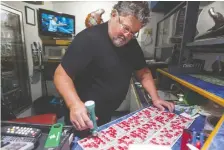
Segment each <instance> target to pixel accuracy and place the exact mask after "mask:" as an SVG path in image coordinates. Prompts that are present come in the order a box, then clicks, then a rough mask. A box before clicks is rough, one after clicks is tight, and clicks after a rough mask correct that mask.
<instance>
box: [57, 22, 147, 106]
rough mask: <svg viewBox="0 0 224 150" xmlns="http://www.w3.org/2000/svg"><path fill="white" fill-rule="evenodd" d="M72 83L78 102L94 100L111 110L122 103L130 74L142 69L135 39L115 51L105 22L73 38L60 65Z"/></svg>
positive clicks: (143, 65) (139, 49)
mask: <svg viewBox="0 0 224 150" xmlns="http://www.w3.org/2000/svg"><path fill="white" fill-rule="evenodd" d="M61 65H62V67H63V68H64V70H65V71H66V73H67V74H68V75H69V76H70V77H71V78H72V79H74V84H75V87H76V89H77V92H78V95H79V96H80V98H81V100H82V101H87V100H94V101H95V102H96V103H98V104H99V105H100V104H104V105H109V107H110V108H111V109H112V110H115V109H116V108H117V107H119V105H120V104H121V102H122V101H123V100H124V99H125V96H126V94H127V91H128V87H129V83H130V79H131V75H132V72H133V71H134V70H139V69H142V68H143V67H145V66H146V63H145V60H144V56H143V52H142V50H141V48H140V46H139V44H138V42H137V40H136V39H133V40H131V41H130V42H129V43H128V44H126V45H125V46H122V47H115V46H114V45H113V43H112V41H111V39H110V38H109V35H108V22H106V23H103V24H100V25H97V26H93V27H90V28H87V29H85V30H83V31H82V32H80V33H79V34H77V36H76V37H75V38H74V40H73V41H72V43H71V44H70V46H69V47H68V50H67V52H66V53H65V55H64V57H63V59H62V62H61Z"/></svg>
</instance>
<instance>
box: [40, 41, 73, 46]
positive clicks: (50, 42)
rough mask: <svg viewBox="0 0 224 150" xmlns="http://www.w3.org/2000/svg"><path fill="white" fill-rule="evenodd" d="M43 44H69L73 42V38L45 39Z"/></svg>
mask: <svg viewBox="0 0 224 150" xmlns="http://www.w3.org/2000/svg"><path fill="white" fill-rule="evenodd" d="M42 42H43V45H58V46H68V45H70V44H71V40H43V41H42Z"/></svg>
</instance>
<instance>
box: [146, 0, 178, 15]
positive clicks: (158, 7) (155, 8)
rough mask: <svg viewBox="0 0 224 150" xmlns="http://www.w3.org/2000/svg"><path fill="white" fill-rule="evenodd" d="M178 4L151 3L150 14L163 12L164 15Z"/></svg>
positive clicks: (173, 2)
mask: <svg viewBox="0 0 224 150" xmlns="http://www.w3.org/2000/svg"><path fill="white" fill-rule="evenodd" d="M180 3H181V2H178V1H151V5H150V6H151V10H152V12H163V13H165V14H166V13H167V12H169V11H170V10H172V9H173V8H174V7H176V6H177V5H178V4H180Z"/></svg>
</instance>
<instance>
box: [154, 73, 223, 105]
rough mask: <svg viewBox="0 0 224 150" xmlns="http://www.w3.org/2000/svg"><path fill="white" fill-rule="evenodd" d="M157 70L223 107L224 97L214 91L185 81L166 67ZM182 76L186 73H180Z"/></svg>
mask: <svg viewBox="0 0 224 150" xmlns="http://www.w3.org/2000/svg"><path fill="white" fill-rule="evenodd" d="M157 71H158V72H160V73H161V74H163V75H165V76H167V77H169V78H171V79H172V80H174V81H176V82H178V83H180V84H182V85H183V86H185V87H187V88H189V89H191V90H193V91H195V92H197V93H198V94H200V95H202V96H204V97H206V98H208V99H210V100H211V101H214V102H215V103H217V104H219V105H221V106H223V107H224V98H222V97H220V96H218V95H216V94H214V93H211V92H208V91H206V90H205V89H203V88H202V87H199V86H197V85H194V84H193V83H190V82H188V81H186V80H184V79H181V78H180V77H179V75H178V76H176V75H173V74H170V73H169V72H168V71H167V69H157ZM182 76H187V75H182ZM198 80H200V79H198ZM223 87H224V86H223Z"/></svg>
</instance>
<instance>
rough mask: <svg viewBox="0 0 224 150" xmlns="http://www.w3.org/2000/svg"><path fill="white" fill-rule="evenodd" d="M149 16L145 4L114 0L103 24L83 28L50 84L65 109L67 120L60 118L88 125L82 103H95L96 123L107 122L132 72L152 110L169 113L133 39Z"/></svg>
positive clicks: (122, 98)
mask: <svg viewBox="0 0 224 150" xmlns="http://www.w3.org/2000/svg"><path fill="white" fill-rule="evenodd" d="M148 17H149V8H148V3H147V2H128V1H126V2H118V3H117V4H116V5H115V6H114V9H113V10H112V13H111V19H110V20H109V21H108V22H106V23H103V24H100V25H96V26H93V27H90V28H87V29H85V30H84V31H82V32H80V33H79V34H78V35H77V36H76V37H75V38H74V40H73V42H72V43H71V45H70V46H69V48H68V50H67V52H66V54H65V56H64V57H63V60H62V62H61V64H60V65H59V66H58V68H57V69H56V71H55V76H54V83H55V85H56V88H57V90H58V91H59V93H60V94H61V95H62V96H63V98H64V100H65V102H66V105H67V107H68V110H69V111H68V113H69V115H70V120H69V115H68V116H67V117H66V116H65V120H66V122H67V123H69V122H71V123H72V124H73V125H74V127H75V128H76V129H77V130H85V129H87V128H92V127H93V124H92V121H91V120H90V119H89V116H88V114H87V110H86V108H85V106H84V102H85V101H87V100H94V101H95V103H96V109H95V112H96V115H97V117H98V125H102V124H105V123H107V122H109V121H110V119H111V114H112V112H113V111H114V110H116V109H117V108H118V107H119V106H120V104H121V103H122V101H123V100H124V99H125V96H126V94H127V91H128V87H129V83H130V79H131V76H132V73H133V72H134V71H135V72H136V75H137V77H138V78H139V80H140V81H141V83H142V85H143V87H144V88H145V89H146V90H147V91H148V92H149V93H150V95H151V97H152V100H153V104H154V105H155V106H156V107H158V108H160V109H161V110H164V107H163V106H165V107H167V108H168V109H169V110H170V111H172V110H173V109H174V106H173V104H171V103H169V102H166V101H164V100H162V99H160V98H159V97H158V95H157V91H156V88H155V85H154V82H153V78H152V75H151V72H150V70H149V69H148V68H147V67H146V63H145V60H144V56H143V53H142V51H141V48H140V46H139V44H138V42H137V40H136V34H137V33H138V32H139V30H140V29H141V28H142V27H143V26H144V25H145V24H146V23H147V22H148ZM73 81H74V83H73Z"/></svg>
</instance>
